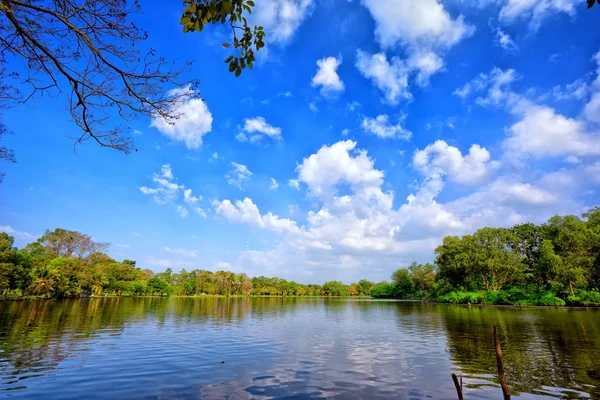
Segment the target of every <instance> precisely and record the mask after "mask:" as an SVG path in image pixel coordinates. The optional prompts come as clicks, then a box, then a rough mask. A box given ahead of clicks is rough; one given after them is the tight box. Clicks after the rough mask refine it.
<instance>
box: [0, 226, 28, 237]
mask: <svg viewBox="0 0 600 400" xmlns="http://www.w3.org/2000/svg"><path fill="white" fill-rule="evenodd" d="M0 232H5V233H8V234H9V235H11V236H14V237H18V238H23V239H35V236H34V235H32V234H31V233H28V232H21V231H17V230H16V229H14V228H13V227H12V226H10V225H0Z"/></svg>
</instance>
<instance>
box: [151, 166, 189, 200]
mask: <svg viewBox="0 0 600 400" xmlns="http://www.w3.org/2000/svg"><path fill="white" fill-rule="evenodd" d="M152 181H153V182H154V183H156V185H157V187H155V188H149V187H147V186H142V187H140V191H141V192H142V193H143V194H145V195H152V196H153V198H154V201H155V202H156V203H158V204H166V203H169V202H171V201H173V200H174V199H175V198H176V197H177V193H178V192H179V191H181V190H183V188H184V186H183V185H179V184H177V183H175V182H174V177H173V171H172V170H171V165H169V164H164V165H163V166H162V167H161V170H160V172H159V173H154V174H153V175H152Z"/></svg>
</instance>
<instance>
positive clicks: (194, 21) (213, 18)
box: [180, 0, 265, 77]
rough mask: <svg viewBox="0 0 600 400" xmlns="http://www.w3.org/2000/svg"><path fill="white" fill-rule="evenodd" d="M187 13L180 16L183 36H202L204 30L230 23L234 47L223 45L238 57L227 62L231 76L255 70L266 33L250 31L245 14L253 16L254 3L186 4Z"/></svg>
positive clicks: (202, 0) (201, 0) (197, 0)
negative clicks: (209, 26) (196, 33)
mask: <svg viewBox="0 0 600 400" xmlns="http://www.w3.org/2000/svg"><path fill="white" fill-rule="evenodd" d="M183 4H184V7H186V8H185V10H184V11H183V15H182V16H181V21H180V23H181V25H183V32H185V33H187V32H202V30H203V29H204V26H205V25H207V24H209V23H212V24H213V25H214V24H217V23H221V24H225V23H229V25H230V26H231V31H232V33H233V41H232V43H223V47H226V48H229V47H233V49H234V51H235V53H234V54H233V55H231V56H229V57H227V59H226V60H225V62H226V63H229V72H234V73H235V76H236V77H237V76H240V75H241V73H242V70H243V69H245V68H246V67H248V68H250V69H252V65H253V63H254V61H256V58H255V57H254V49H256V51H258V50H260V49H261V48H263V47H264V46H265V42H264V41H263V38H264V36H265V32H264V30H263V27H262V26H256V25H255V26H254V28H250V26H248V21H247V20H246V17H244V16H243V14H244V12H247V13H248V14H252V7H254V1H252V0H210V1H209V0H185V1H184V3H183Z"/></svg>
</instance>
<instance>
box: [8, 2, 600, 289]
mask: <svg viewBox="0 0 600 400" xmlns="http://www.w3.org/2000/svg"><path fill="white" fill-rule="evenodd" d="M257 3H258V4H257V7H256V10H255V12H254V15H253V18H254V21H255V22H257V23H260V24H262V25H264V27H265V30H266V31H267V34H268V36H267V38H266V41H267V48H266V49H264V50H261V52H259V63H258V65H257V66H256V67H255V68H254V70H252V71H245V72H244V73H243V74H242V76H241V77H240V78H235V77H234V76H233V74H230V73H228V72H227V68H226V67H227V65H226V64H225V63H224V62H223V60H224V59H225V58H226V57H227V56H228V55H229V53H228V50H227V49H224V48H223V47H222V46H221V43H223V42H225V41H227V40H228V36H227V30H226V29H220V28H215V27H211V28H210V29H208V30H205V31H204V32H202V33H201V34H186V35H184V34H182V33H181V29H180V27H179V25H178V22H179V18H180V8H179V7H178V5H175V4H174V5H172V7H173V8H172V9H170V10H168V9H167V10H165V6H164V5H163V4H162V3H159V2H158V1H147V2H144V5H143V7H144V14H143V15H141V16H139V18H138V19H139V21H138V22H139V24H140V25H141V26H143V27H144V28H145V29H147V30H148V33H149V35H150V38H149V40H148V44H149V45H150V46H152V47H154V48H155V49H157V51H158V52H159V53H160V54H161V55H163V56H165V57H167V58H169V59H180V60H182V61H184V60H195V64H194V65H193V67H192V68H191V69H190V70H189V71H187V72H186V73H185V74H186V77H187V78H195V79H199V80H200V92H201V93H200V94H201V98H202V99H203V100H191V99H190V100H189V101H188V100H185V101H183V102H182V103H181V104H180V105H179V107H181V108H180V111H182V112H184V113H185V116H184V117H182V118H181V119H180V120H178V121H177V123H176V125H175V126H168V125H166V124H164V123H163V122H162V121H160V120H155V121H151V120H149V119H147V118H140V119H138V120H136V121H134V122H133V123H132V124H131V127H132V128H133V129H135V130H136V134H135V135H134V141H135V145H136V147H137V148H138V152H136V153H134V154H130V155H124V154H121V153H118V152H116V151H112V150H108V149H103V148H100V147H98V146H96V145H94V144H92V143H91V142H88V143H85V144H84V145H79V146H77V147H76V148H74V146H73V141H72V140H71V139H69V138H68V137H67V136H68V135H69V134H71V133H73V132H75V128H74V126H73V125H72V124H71V123H70V122H69V120H68V115H67V113H66V111H65V110H64V109H63V104H64V103H63V102H61V101H57V100H56V99H48V98H41V99H37V100H36V101H35V102H34V103H32V104H29V105H28V106H19V107H15V108H13V109H11V110H8V111H7V112H6V113H5V114H4V116H3V118H4V121H5V123H6V125H7V126H8V127H9V128H10V129H11V130H12V131H13V132H14V135H10V136H9V137H7V138H6V139H5V144H6V145H7V146H8V147H11V148H13V149H14V150H15V152H16V155H17V159H18V163H17V164H14V165H8V164H6V165H3V166H2V168H3V171H4V172H5V173H6V177H5V179H4V183H2V185H1V186H0V207H1V208H0V210H1V211H0V228H1V229H2V230H4V231H7V232H9V233H11V234H13V235H14V236H15V238H16V244H17V245H18V246H23V245H25V244H26V243H28V242H30V241H33V240H34V238H37V237H38V236H39V235H40V234H42V233H43V231H44V229H46V228H50V229H54V228H56V227H61V228H66V229H73V230H78V231H81V232H85V233H88V234H90V235H92V237H93V238H94V239H96V240H99V241H106V242H110V243H111V247H110V251H109V254H110V255H112V256H113V257H115V258H117V259H123V258H129V259H135V260H137V261H138V265H139V266H141V267H143V268H150V269H152V270H155V271H162V270H164V269H165V268H167V267H168V266H171V267H172V268H173V269H174V270H179V269H181V268H186V269H191V268H202V269H210V270H218V269H229V270H233V271H236V272H246V273H247V274H249V275H251V276H254V275H269V276H280V277H284V278H286V279H294V280H297V281H299V282H304V283H309V282H314V283H322V282H324V281H326V280H331V279H339V280H343V281H345V282H347V283H350V282H351V281H356V280H358V279H360V278H368V279H371V280H375V281H379V280H382V279H388V278H389V275H390V273H391V272H392V271H393V270H394V269H396V268H399V267H402V266H406V265H408V264H409V263H410V262H412V261H413V260H416V261H419V262H427V261H432V260H433V259H434V252H433V250H434V249H435V247H436V246H437V245H438V244H439V243H441V239H442V238H443V237H444V236H446V235H462V234H466V233H471V232H473V231H474V230H476V229H478V228H480V227H482V226H511V225H513V224H516V223H521V222H527V221H531V222H538V223H539V222H543V221H545V220H546V219H547V218H548V217H550V216H552V215H554V214H566V213H573V214H580V213H581V212H584V211H585V210H587V209H588V208H590V207H592V206H595V205H598V203H599V202H598V200H597V199H598V198H599V197H598V188H599V186H600V126H599V124H600V78H599V76H600V53H599V51H600V37H599V36H598V35H594V34H593V32H595V30H596V27H597V22H598V18H600V14H599V13H600V8H598V7H596V8H598V9H595V8H594V9H591V10H588V9H587V8H586V6H585V2H584V1H576V0H560V1H557V0H542V1H538V2H531V1H528V0H478V1H477V0H472V1H468V0H447V1H439V0H422V1H419V2H417V1H412V0H362V1H360V0H354V1H345V0H344V1H343V0H338V1H333V0H279V1H274V0H261V1H257ZM165 89H166V90H176V89H177V88H175V87H172V88H165ZM63 100H64V99H63Z"/></svg>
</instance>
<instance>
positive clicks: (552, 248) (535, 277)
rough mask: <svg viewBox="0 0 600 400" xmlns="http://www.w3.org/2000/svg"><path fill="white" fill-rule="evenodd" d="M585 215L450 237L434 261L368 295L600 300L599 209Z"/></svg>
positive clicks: (552, 302) (525, 301) (524, 301)
mask: <svg viewBox="0 0 600 400" xmlns="http://www.w3.org/2000/svg"><path fill="white" fill-rule="evenodd" d="M583 217H584V218H583V219H581V218H579V217H577V216H574V215H568V216H564V217H560V216H554V217H552V218H550V219H549V220H548V222H546V223H545V224H542V225H535V224H531V223H526V224H521V225H516V226H513V227H512V228H482V229H479V230H478V231H477V232H475V233H474V234H472V235H465V236H463V237H457V236H448V237H446V238H444V240H443V243H442V245H441V246H439V247H438V248H437V249H436V250H435V253H436V260H435V265H431V264H426V265H420V264H416V263H413V264H412V265H411V266H409V268H408V269H399V270H397V271H395V272H394V273H393V274H392V283H387V282H382V283H379V284H377V285H375V287H373V290H372V292H371V293H372V295H373V296H374V297H397V298H408V297H420V298H437V300H438V301H441V302H446V303H462V304H480V303H481V304H515V305H544V306H564V305H585V306H588V305H600V292H599V291H598V290H599V288H600V208H599V207H596V208H593V209H592V210H590V211H589V212H587V213H585V214H583Z"/></svg>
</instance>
